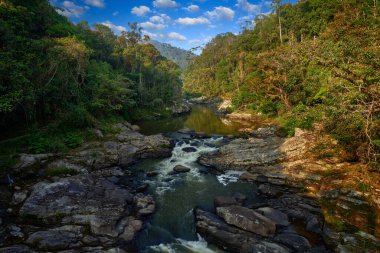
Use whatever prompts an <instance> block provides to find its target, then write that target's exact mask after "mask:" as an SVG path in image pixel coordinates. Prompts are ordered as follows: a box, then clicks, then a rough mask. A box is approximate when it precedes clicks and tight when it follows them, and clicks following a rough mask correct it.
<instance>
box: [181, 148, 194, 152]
mask: <svg viewBox="0 0 380 253" xmlns="http://www.w3.org/2000/svg"><path fill="white" fill-rule="evenodd" d="M182 151H184V152H186V153H192V152H197V149H196V148H194V147H186V148H183V149H182Z"/></svg>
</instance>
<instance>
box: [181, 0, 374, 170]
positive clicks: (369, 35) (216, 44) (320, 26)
mask: <svg viewBox="0 0 380 253" xmlns="http://www.w3.org/2000/svg"><path fill="white" fill-rule="evenodd" d="M272 6H273V11H272V12H271V14H269V15H258V16H257V17H256V18H255V20H254V22H253V24H247V26H246V27H244V28H243V30H242V32H241V33H240V34H239V35H234V34H231V33H226V34H221V35H219V36H217V37H215V38H214V39H213V40H212V41H211V42H210V43H208V44H207V46H206V47H205V48H204V50H203V53H202V55H201V56H200V57H198V58H196V59H194V60H193V61H192V63H191V64H190V66H189V67H188V69H187V71H186V73H185V76H184V87H185V89H186V90H187V91H188V92H190V93H197V94H204V95H205V96H208V97H215V96H220V97H223V98H225V99H232V102H233V109H235V110H237V109H240V110H251V111H254V112H257V113H260V114H263V115H266V116H267V117H272V118H275V119H276V120H278V121H279V122H280V123H281V124H282V126H283V127H284V129H285V130H286V131H287V132H288V134H289V135H292V134H294V128H295V127H301V128H311V127H312V126H313V124H314V123H316V122H320V123H322V125H323V126H324V129H325V131H326V132H328V133H330V134H332V135H333V136H334V137H335V138H336V139H337V140H338V141H339V142H340V143H342V144H344V146H345V147H346V148H347V150H348V151H349V153H350V155H349V156H348V158H349V159H350V160H358V159H360V160H362V161H366V162H368V163H369V164H370V165H372V167H375V168H379V163H378V159H379V150H380V43H379V39H380V37H379V34H380V18H379V16H380V11H379V10H380V8H379V6H378V3H377V1H376V0H330V1H325V0H301V1H299V2H298V3H297V4H294V5H291V4H281V1H273V5H272Z"/></svg>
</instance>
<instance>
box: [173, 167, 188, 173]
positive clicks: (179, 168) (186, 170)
mask: <svg viewBox="0 0 380 253" xmlns="http://www.w3.org/2000/svg"><path fill="white" fill-rule="evenodd" d="M173 171H175V172H177V173H186V172H189V171H190V168H188V167H186V166H183V165H176V166H175V167H174V168H173Z"/></svg>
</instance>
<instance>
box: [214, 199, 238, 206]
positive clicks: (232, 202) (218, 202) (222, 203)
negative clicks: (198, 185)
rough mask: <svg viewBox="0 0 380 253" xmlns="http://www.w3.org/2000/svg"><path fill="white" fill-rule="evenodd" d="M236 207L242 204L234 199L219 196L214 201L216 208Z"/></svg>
mask: <svg viewBox="0 0 380 253" xmlns="http://www.w3.org/2000/svg"><path fill="white" fill-rule="evenodd" d="M236 205H240V203H239V202H238V201H237V200H236V199H235V198H233V197H225V196H218V197H216V198H215V199H214V206H215V208H217V207H224V206H236Z"/></svg>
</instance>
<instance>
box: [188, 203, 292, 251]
mask: <svg viewBox="0 0 380 253" xmlns="http://www.w3.org/2000/svg"><path fill="white" fill-rule="evenodd" d="M194 213H195V217H196V229H197V232H198V233H199V234H200V235H201V236H202V237H203V238H205V239H206V240H207V241H208V242H210V243H212V244H214V245H216V246H218V247H219V248H221V249H223V250H225V251H227V252H232V253H259V252H267V253H287V252H291V251H290V250H288V248H287V247H285V246H283V245H281V244H278V243H275V242H274V241H271V240H270V239H264V238H263V237H261V236H259V235H257V234H254V233H251V232H248V231H245V230H243V229H239V228H238V227H236V226H231V225H228V224H226V223H225V222H224V221H223V220H222V219H221V218H220V217H218V216H217V215H215V214H213V213H210V212H206V211H203V210H201V209H199V208H197V209H195V210H194Z"/></svg>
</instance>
